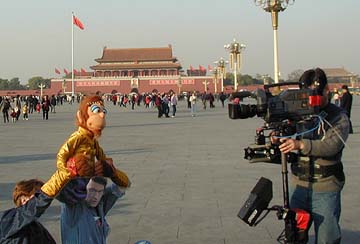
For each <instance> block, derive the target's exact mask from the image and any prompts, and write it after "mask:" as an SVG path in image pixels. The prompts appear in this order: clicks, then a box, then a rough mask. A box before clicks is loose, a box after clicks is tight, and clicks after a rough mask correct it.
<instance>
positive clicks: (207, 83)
mask: <svg viewBox="0 0 360 244" xmlns="http://www.w3.org/2000/svg"><path fill="white" fill-rule="evenodd" d="M203 84H204V90H205V92H207V90H208V87H207V85H209V82H208V81H207V80H204V81H203Z"/></svg>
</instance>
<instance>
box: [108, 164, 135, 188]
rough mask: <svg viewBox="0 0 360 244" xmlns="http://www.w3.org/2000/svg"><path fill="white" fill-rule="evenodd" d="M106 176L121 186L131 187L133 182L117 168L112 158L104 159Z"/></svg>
mask: <svg viewBox="0 0 360 244" xmlns="http://www.w3.org/2000/svg"><path fill="white" fill-rule="evenodd" d="M102 165H103V170H104V174H103V176H104V177H110V178H111V180H112V181H113V182H114V183H115V184H116V185H118V186H119V187H126V188H128V187H130V185H131V182H130V180H129V178H128V176H127V175H126V174H125V173H124V172H122V171H121V170H118V169H116V167H115V165H114V163H113V160H112V158H108V159H106V160H104V161H102Z"/></svg>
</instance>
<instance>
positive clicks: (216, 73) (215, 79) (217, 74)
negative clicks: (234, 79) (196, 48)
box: [212, 67, 219, 94]
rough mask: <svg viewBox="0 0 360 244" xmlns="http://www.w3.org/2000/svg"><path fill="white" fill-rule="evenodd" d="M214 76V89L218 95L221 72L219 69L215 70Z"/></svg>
mask: <svg viewBox="0 0 360 244" xmlns="http://www.w3.org/2000/svg"><path fill="white" fill-rule="evenodd" d="M212 72H213V74H214V88H215V94H217V83H218V77H219V71H218V68H217V67H215V68H214V69H213V71H212Z"/></svg>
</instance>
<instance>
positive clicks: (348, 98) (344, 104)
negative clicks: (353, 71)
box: [340, 85, 354, 134]
mask: <svg viewBox="0 0 360 244" xmlns="http://www.w3.org/2000/svg"><path fill="white" fill-rule="evenodd" d="M352 100H353V97H352V95H351V93H350V92H349V88H348V86H347V85H343V86H342V96H341V102H340V107H341V108H342V109H344V110H345V111H346V114H347V116H348V117H349V123H350V127H349V134H353V133H354V132H353V128H352V124H351V120H350V116H351V106H352Z"/></svg>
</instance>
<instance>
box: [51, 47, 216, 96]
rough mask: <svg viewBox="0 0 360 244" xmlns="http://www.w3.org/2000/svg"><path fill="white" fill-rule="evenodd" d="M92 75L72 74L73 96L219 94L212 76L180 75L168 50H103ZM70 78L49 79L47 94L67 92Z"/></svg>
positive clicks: (180, 70)
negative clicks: (171, 93)
mask: <svg viewBox="0 0 360 244" xmlns="http://www.w3.org/2000/svg"><path fill="white" fill-rule="evenodd" d="M95 61H96V62H97V63H98V64H96V65H94V66H91V67H90V68H91V69H92V70H93V73H91V72H90V73H89V72H88V73H86V74H79V75H75V79H74V87H75V91H74V92H75V93H85V94H87V93H96V92H98V93H130V92H133V91H135V92H139V93H145V92H168V91H170V90H172V91H175V92H178V93H180V92H183V91H198V92H204V91H207V92H212V93H214V92H215V90H216V91H220V89H221V88H220V81H219V80H218V81H217V84H216V89H215V83H214V78H213V77H212V76H184V75H182V67H181V64H180V63H179V62H178V60H177V58H176V57H174V56H173V53H172V47H171V45H169V46H168V47H160V48H128V49H109V48H106V47H105V48H104V49H103V54H102V57H101V58H97V59H95ZM71 83H72V81H71V78H65V79H52V80H51V91H52V92H53V93H55V94H58V93H71V92H72V91H71V87H72V84H71Z"/></svg>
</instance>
